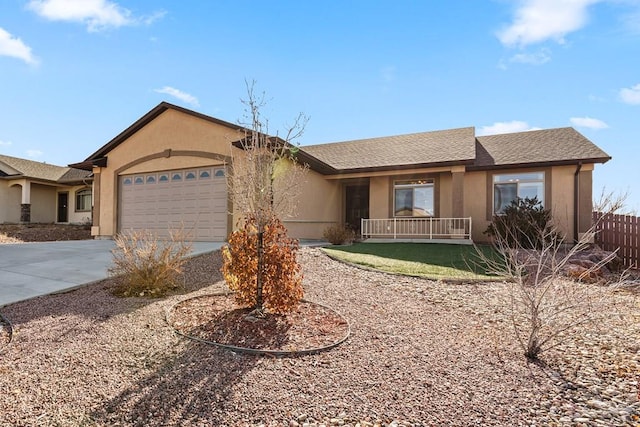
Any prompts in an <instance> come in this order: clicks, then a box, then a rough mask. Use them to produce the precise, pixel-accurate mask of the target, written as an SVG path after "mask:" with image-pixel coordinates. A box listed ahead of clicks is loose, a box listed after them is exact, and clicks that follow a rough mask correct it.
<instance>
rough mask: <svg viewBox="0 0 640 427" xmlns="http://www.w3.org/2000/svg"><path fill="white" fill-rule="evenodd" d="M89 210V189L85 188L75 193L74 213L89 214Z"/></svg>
mask: <svg viewBox="0 0 640 427" xmlns="http://www.w3.org/2000/svg"><path fill="white" fill-rule="evenodd" d="M90 210H91V189H89V188H85V189H84V190H80V191H77V192H76V212H89V211H90Z"/></svg>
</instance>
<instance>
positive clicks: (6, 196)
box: [0, 155, 92, 223]
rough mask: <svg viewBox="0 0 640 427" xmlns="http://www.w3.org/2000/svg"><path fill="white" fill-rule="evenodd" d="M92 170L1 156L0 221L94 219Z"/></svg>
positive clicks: (82, 220) (43, 221) (84, 220)
mask: <svg viewBox="0 0 640 427" xmlns="http://www.w3.org/2000/svg"><path fill="white" fill-rule="evenodd" d="M91 181H92V178H91V172H88V171H85V170H81V169H75V168H69V167H61V166H55V165H49V164H46V163H41V162H35V161H32V160H26V159H19V158H16V157H10V156H3V155H0V223H21V222H22V223H30V222H35V223H53V222H59V223H82V222H89V221H91V205H92V196H91V195H92V190H91Z"/></svg>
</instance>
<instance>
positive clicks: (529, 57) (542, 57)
mask: <svg viewBox="0 0 640 427" xmlns="http://www.w3.org/2000/svg"><path fill="white" fill-rule="evenodd" d="M550 60H551V56H550V55H549V50H548V49H541V50H539V51H538V52H535V53H518V54H516V55H513V56H512V57H511V58H510V59H509V62H517V63H520V64H530V65H542V64H544V63H546V62H549V61H550Z"/></svg>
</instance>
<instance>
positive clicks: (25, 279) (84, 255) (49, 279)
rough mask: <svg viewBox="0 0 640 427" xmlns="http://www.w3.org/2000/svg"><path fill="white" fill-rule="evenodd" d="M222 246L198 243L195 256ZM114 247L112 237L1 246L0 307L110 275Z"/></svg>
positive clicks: (219, 244) (212, 243)
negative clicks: (109, 269) (108, 238)
mask: <svg viewBox="0 0 640 427" xmlns="http://www.w3.org/2000/svg"><path fill="white" fill-rule="evenodd" d="M221 246H222V243H221V242H195V243H194V244H193V255H197V254H201V253H205V252H210V251H213V250H216V249H219V248H220V247H221ZM114 247H115V245H114V242H113V241H112V240H75V241H68V242H44V243H20V244H15V245H13V244H11V245H0V307H2V306H3V305H6V304H10V303H13V302H17V301H22V300H25V299H29V298H33V297H36V296H39V295H46V294H50V293H55V292H60V291H64V290H68V289H72V288H74V287H77V286H79V285H83V284H86V283H90V282H94V281H96V280H101V279H104V278H106V277H107V276H108V272H107V270H108V268H109V267H110V266H111V262H112V255H111V250H112V249H113V248H114Z"/></svg>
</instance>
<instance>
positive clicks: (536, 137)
mask: <svg viewBox="0 0 640 427" xmlns="http://www.w3.org/2000/svg"><path fill="white" fill-rule="evenodd" d="M476 156H477V158H476V161H475V163H474V165H473V166H472V167H470V168H469V169H491V168H504V167H512V166H518V165H532V164H535V165H545V164H576V163H579V162H584V163H604V162H606V161H608V160H610V159H611V157H610V156H609V155H608V154H607V153H605V152H604V151H602V150H601V149H600V148H598V147H597V146H596V145H595V144H594V143H593V142H591V141H590V140H589V139H587V138H586V137H585V136H584V135H582V134H581V133H579V132H578V131H576V130H575V129H573V128H570V127H565V128H557V129H545V130H536V131H528V132H518V133H509V134H501V135H490V136H479V137H478V138H477V144H476Z"/></svg>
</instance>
